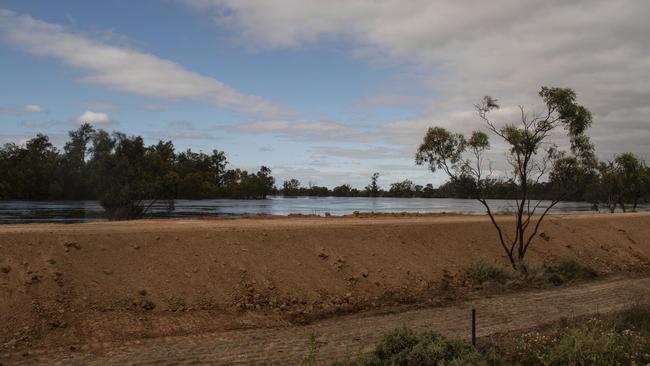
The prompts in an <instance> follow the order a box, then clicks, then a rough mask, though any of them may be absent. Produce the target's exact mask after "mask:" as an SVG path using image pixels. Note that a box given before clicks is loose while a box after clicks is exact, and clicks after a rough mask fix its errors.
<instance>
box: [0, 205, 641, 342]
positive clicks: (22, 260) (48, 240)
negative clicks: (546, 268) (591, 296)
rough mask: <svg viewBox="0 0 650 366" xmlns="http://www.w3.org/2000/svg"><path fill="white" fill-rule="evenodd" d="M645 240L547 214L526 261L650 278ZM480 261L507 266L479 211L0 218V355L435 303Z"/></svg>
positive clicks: (604, 223)
mask: <svg viewBox="0 0 650 366" xmlns="http://www.w3.org/2000/svg"><path fill="white" fill-rule="evenodd" d="M500 220H507V221H510V218H505V217H504V218H500ZM649 243H650V214H648V213H637V214H617V215H609V214H602V215H593V214H589V215H571V216H554V217H552V218H550V219H548V221H547V222H546V223H545V224H544V225H543V226H542V229H541V230H540V237H538V238H537V239H536V243H535V244H534V246H533V247H532V248H531V252H530V258H531V260H532V261H535V262H553V261H557V260H559V259H562V258H576V259H577V260H578V261H580V262H583V263H585V264H588V265H590V266H592V267H593V268H595V269H597V270H598V271H600V272H624V273H632V272H635V273H648V271H649V269H650V245H648V244H649ZM479 257H484V258H490V259H494V260H497V261H501V262H503V263H505V261H504V257H503V254H502V252H501V248H500V246H499V245H498V242H497V238H496V234H495V231H494V229H493V228H492V226H491V224H490V222H489V221H488V219H487V218H486V217H482V216H450V215H429V216H403V217H402V216H378V217H372V216H364V215H361V216H359V217H350V218H335V217H329V218H305V217H292V218H275V219H237V220H169V221H134V222H119V223H92V224H74V225H52V224H48V225H40V224H36V225H4V226H0V324H2V327H0V352H28V351H29V350H31V349H37V348H39V349H40V348H50V349H51V348H55V347H69V346H70V345H75V344H80V343H102V342H128V341H133V340H140V339H146V338H156V337H171V336H185V335H191V334H205V333H209V332H221V331H224V330H229V329H246V328H260V327H284V326H289V325H293V324H296V323H300V322H305V321H311V320H314V319H318V318H322V317H326V316H334V315H337V316H339V315H340V314H342V313H346V312H351V311H357V310H360V309H372V308H383V307H387V306H388V307H389V306H394V305H396V304H401V303H408V302H416V303H417V302H420V303H423V302H427V303H432V304H439V303H442V302H444V299H442V298H440V296H441V295H440V292H439V291H438V290H439V288H440V284H441V282H442V281H443V280H444V281H450V282H452V283H454V284H461V282H462V273H463V271H464V269H465V268H466V267H467V266H468V265H469V264H470V263H471V262H472V261H473V260H475V259H476V258H479Z"/></svg>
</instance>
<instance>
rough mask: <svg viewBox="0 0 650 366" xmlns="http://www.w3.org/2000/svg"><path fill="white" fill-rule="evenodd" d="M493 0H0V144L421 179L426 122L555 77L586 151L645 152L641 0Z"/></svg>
mask: <svg viewBox="0 0 650 366" xmlns="http://www.w3.org/2000/svg"><path fill="white" fill-rule="evenodd" d="M499 1H500V2H502V3H503V4H501V5H503V6H502V7H495V8H496V9H497V10H494V9H489V10H481V9H478V8H477V6H476V5H477V4H480V2H479V3H476V4H470V3H471V2H470V3H468V4H465V5H464V6H463V5H458V4H457V3H454V2H447V1H438V2H430V1H412V2H409V3H401V2H399V1H389V0H387V1H382V2H374V1H366V0H362V1H358V2H337V1H333V2H322V1H310V0H305V1H295V0H279V1H274V2H268V1H263V0H259V1H256V0H242V1H231V0H195V1H193V0H163V1H109V0H107V1H101V2H99V1H79V0H77V1H68V0H63V1H56V2H54V1H26V0H21V1H11V0H6V1H1V2H0V9H2V10H0V75H1V80H2V87H1V88H0V126H2V130H1V131H0V142H2V143H4V142H7V141H24V140H25V139H26V138H29V137H30V136H33V135H34V134H35V133H37V132H44V133H47V134H48V135H50V136H51V138H52V140H53V141H54V142H55V143H56V144H58V145H60V144H62V142H63V141H64V140H65V138H66V136H65V134H66V131H68V130H70V129H74V128H75V126H76V125H77V124H78V122H79V121H80V120H87V121H89V122H93V123H94V124H95V126H96V127H101V128H104V129H107V130H119V131H123V132H126V133H129V134H138V135H142V136H143V137H145V138H146V139H147V141H148V142H151V143H153V142H155V141H157V140H158V139H171V140H173V141H174V143H175V145H176V146H177V148H179V149H186V148H192V149H194V150H203V151H210V150H212V149H215V148H217V149H220V150H224V151H226V152H227V154H228V156H229V161H230V162H231V164H232V165H233V166H236V167H241V168H245V169H257V168H258V167H259V166H260V165H262V164H264V165H267V166H270V167H271V168H272V169H273V171H274V175H275V176H276V177H277V178H278V180H279V181H280V182H281V181H282V180H283V179H286V178H291V177H296V178H299V179H300V180H301V181H302V182H303V183H305V184H306V183H307V182H308V181H311V182H312V183H316V184H321V185H328V186H333V185H338V184H342V183H350V184H352V185H354V186H357V187H363V186H364V185H365V184H367V181H368V180H369V177H370V175H371V174H372V172H375V171H379V172H380V173H381V179H380V183H382V185H384V186H387V185H388V184H389V183H390V182H394V181H397V180H402V179H405V178H410V179H412V180H414V181H415V182H417V183H420V184H426V183H429V182H431V183H434V184H439V183H440V182H442V181H443V177H442V176H438V175H434V174H431V173H430V172H427V171H426V169H424V168H422V167H416V166H415V165H414V162H413V153H414V151H415V149H416V147H417V145H418V143H419V142H420V140H421V138H422V136H423V134H424V131H425V130H426V128H427V127H428V126H431V125H434V124H435V125H443V126H445V127H449V128H454V129H457V130H461V131H469V130H471V129H475V128H476V127H479V126H480V125H479V124H478V122H477V121H476V118H475V116H474V115H473V113H472V105H473V103H474V102H475V101H476V100H478V98H480V97H481V96H482V95H485V94H491V95H494V96H497V97H499V98H500V99H501V100H502V101H504V102H505V103H507V104H508V105H512V106H513V108H514V107H516V105H517V104H523V105H525V106H527V107H530V108H531V109H534V108H535V91H536V90H537V89H538V88H539V87H540V86H541V85H557V84H561V85H558V86H569V87H573V88H575V89H576V91H577V92H578V94H579V96H580V97H581V100H582V101H583V102H584V103H585V104H587V106H588V107H590V108H591V109H592V111H594V113H595V115H596V117H597V122H598V124H597V125H596V126H595V128H594V129H593V133H592V137H593V138H594V140H595V141H596V143H597V146H599V154H600V155H601V156H603V157H608V156H611V155H612V154H614V153H615V152H617V151H618V149H620V148H621V147H622V145H623V144H625V146H624V147H625V150H632V151H635V152H637V153H638V154H640V155H642V156H643V157H645V156H647V154H648V152H650V146H648V142H647V141H650V139H649V138H648V137H650V136H649V135H648V131H649V128H648V127H649V125H648V123H649V122H648V120H647V117H646V116H647V115H648V113H647V112H648V110H649V108H650V107H649V106H648V104H647V100H650V98H649V97H650V90H649V89H650V87H649V86H648V85H650V83H648V82H649V81H650V80H649V79H650V76H649V75H650V56H649V54H650V51H648V50H649V49H650V48H649V47H648V46H649V44H648V41H647V37H646V35H647V34H648V31H649V30H650V29H648V26H647V25H646V24H645V23H647V22H645V20H644V19H645V18H644V17H647V16H648V15H649V13H650V10H649V9H648V8H649V6H648V5H644V4H641V3H640V2H633V1H630V2H629V4H628V5H629V6H628V7H619V8H617V9H612V8H611V6H612V5H609V2H606V1H595V2H590V3H589V6H588V7H585V4H587V3H585V2H581V1H578V2H575V3H574V4H569V5H567V4H563V3H558V4H554V5H553V6H549V5H548V4H547V3H546V2H530V3H529V4H521V3H519V2H512V1H508V0H499ZM498 9H506V10H498ZM621 9H624V10H621ZM613 10H615V11H614V12H613V13H612V11H613ZM533 14H534V15H535V18H538V17H539V18H544V19H546V22H538V21H535V20H533V21H524V19H526V16H531V15H533ZM567 19H572V23H571V24H568V25H567V22H566V20H567ZM603 26H604V27H605V30H602V28H603ZM567 50H569V51H567ZM630 60H634V61H630ZM566 84H568V85H566ZM512 111H513V110H512V109H508V108H504V109H503V111H502V112H501V113H502V115H501V117H503V118H504V120H506V121H507V119H508V118H510V114H509V113H510V112H512ZM613 130H615V131H618V133H617V135H616V136H612V131H613ZM495 157H498V148H497V149H496V151H495Z"/></svg>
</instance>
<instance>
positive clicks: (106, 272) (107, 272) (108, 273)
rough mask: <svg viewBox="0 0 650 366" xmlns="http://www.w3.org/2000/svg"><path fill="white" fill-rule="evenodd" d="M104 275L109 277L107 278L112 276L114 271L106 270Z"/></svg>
mask: <svg viewBox="0 0 650 366" xmlns="http://www.w3.org/2000/svg"><path fill="white" fill-rule="evenodd" d="M104 274H105V275H107V276H110V275H112V274H113V270H112V269H105V270H104Z"/></svg>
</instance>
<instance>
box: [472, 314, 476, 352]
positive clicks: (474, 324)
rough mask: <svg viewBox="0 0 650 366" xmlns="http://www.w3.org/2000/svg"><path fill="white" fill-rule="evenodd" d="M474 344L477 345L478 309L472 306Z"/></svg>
mask: <svg viewBox="0 0 650 366" xmlns="http://www.w3.org/2000/svg"><path fill="white" fill-rule="evenodd" d="M472 345H473V346H476V309H474V308H472Z"/></svg>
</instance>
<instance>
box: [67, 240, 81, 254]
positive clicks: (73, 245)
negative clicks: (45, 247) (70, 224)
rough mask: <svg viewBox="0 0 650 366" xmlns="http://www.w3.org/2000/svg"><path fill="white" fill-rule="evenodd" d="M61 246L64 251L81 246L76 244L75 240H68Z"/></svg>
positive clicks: (79, 248) (77, 248)
mask: <svg viewBox="0 0 650 366" xmlns="http://www.w3.org/2000/svg"><path fill="white" fill-rule="evenodd" d="M63 248H65V249H64V250H65V251H66V253H67V252H69V251H70V250H71V249H75V250H81V246H80V245H79V244H77V242H76V241H68V242H65V243H63Z"/></svg>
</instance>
